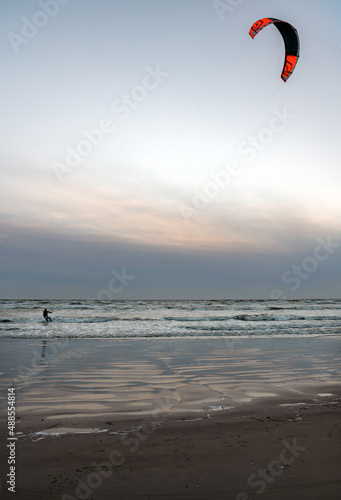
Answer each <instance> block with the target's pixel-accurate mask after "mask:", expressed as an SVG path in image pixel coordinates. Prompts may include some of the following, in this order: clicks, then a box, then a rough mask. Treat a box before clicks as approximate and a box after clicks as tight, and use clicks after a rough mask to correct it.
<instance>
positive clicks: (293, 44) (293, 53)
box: [249, 17, 300, 82]
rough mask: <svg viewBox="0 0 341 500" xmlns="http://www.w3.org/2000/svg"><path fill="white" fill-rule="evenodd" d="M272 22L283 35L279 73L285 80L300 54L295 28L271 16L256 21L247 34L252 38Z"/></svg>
mask: <svg viewBox="0 0 341 500" xmlns="http://www.w3.org/2000/svg"><path fill="white" fill-rule="evenodd" d="M269 24H274V25H275V26H276V28H277V29H278V31H279V32H280V34H281V35H282V37H283V40H284V44H285V61H284V66H283V70H282V74H281V78H282V80H284V81H285V82H286V81H287V80H288V78H289V76H290V75H291V74H292V72H293V71H294V69H295V66H296V64H297V61H298V58H299V55H300V40H299V37H298V33H297V30H296V29H295V28H294V27H293V26H292V25H291V24H289V23H286V22H284V21H280V20H279V19H274V18H272V17H264V18H263V19H259V21H256V22H255V23H254V24H253V25H252V27H251V29H250V31H249V35H250V36H251V37H252V38H254V37H255V36H256V35H257V33H259V32H260V31H261V30H262V29H263V28H265V27H266V26H269Z"/></svg>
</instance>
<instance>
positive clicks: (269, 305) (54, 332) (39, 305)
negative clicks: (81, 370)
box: [0, 299, 341, 339]
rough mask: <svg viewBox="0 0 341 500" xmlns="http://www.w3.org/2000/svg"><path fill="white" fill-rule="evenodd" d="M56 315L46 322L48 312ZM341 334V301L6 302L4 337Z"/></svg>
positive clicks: (0, 314)
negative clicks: (44, 313) (46, 312)
mask: <svg viewBox="0 0 341 500" xmlns="http://www.w3.org/2000/svg"><path fill="white" fill-rule="evenodd" d="M45 308H47V309H48V310H49V311H52V313H51V314H50V316H51V318H52V321H51V322H48V323H46V322H45V320H44V318H43V310H44V309H45ZM340 334H341V299H320V300H318V299H313V300H312V299H306V300H121V301H119V300H117V301H104V300H102V301H101V300H48V301H46V300H0V338H15V339H20V338H42V339H47V338H52V339H53V338H64V337H67V338H84V339H85V338H123V339H127V338H147V337H153V338H193V337H194V338H217V337H226V338H235V337H262V338H264V337H273V336H276V337H295V336H296V337H307V336H308V337H311V336H337V335H340Z"/></svg>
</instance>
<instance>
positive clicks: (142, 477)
mask: <svg viewBox="0 0 341 500" xmlns="http://www.w3.org/2000/svg"><path fill="white" fill-rule="evenodd" d="M1 344H2V350H1V362H2V363H1V366H2V370H1V371H2V375H1V387H2V389H3V388H5V390H7V387H9V386H11V385H12V383H13V384H14V386H15V387H16V393H17V402H16V403H17V404H16V407H17V421H16V431H17V433H20V434H17V437H18V439H17V441H16V454H17V456H16V498H20V499H21V498H22V499H28V500H30V499H31V498H32V499H33V498H46V499H47V498H51V499H57V498H62V499H63V500H67V499H69V500H70V499H73V498H79V499H108V498H118V499H120V498H122V499H125V498H127V499H129V498H141V499H148V498H150V499H157V498H160V499H164V498H166V499H167V498H169V499H173V498H174V499H175V498H178V499H191V498H193V499H194V498H198V499H207V500H209V499H230V498H231V499H237V500H246V499H249V498H250V499H253V498H264V499H274V500H277V499H278V500H282V499H283V500H284V499H287V498H290V499H291V500H295V499H298V498H300V499H302V498H307V499H309V500H310V499H313V500H314V499H316V500H317V499H319V500H320V499H321V498H323V499H331V500H334V499H335V500H336V499H339V498H340V497H341V474H340V469H341V468H340V464H341V452H340V450H341V448H340V444H341V436H340V426H339V424H340V413H341V412H340V401H341V389H340V387H341V385H340V380H341V378H340V372H339V366H340V345H341V344H340V339H337V338H335V337H334V338H326V339H321V338H315V339H305V340H302V339H299V340H298V341H297V339H292V340H288V339H270V340H268V339H242V340H237V341H224V340H220V339H214V340H195V339H192V340H162V341H160V340H150V339H144V340H143V341H142V340H141V341H140V340H138V341H131V340H129V341H123V340H122V341H117V340H116V341H113V340H110V341H109V340H101V341H95V340H88V341H79V340H72V341H67V342H66V341H64V340H60V341H44V342H42V341H38V340H35V341H28V340H23V341H13V340H11V341H9V340H8V341H4V340H2V342H1ZM4 394H5V393H4ZM1 415H2V418H1V422H0V430H1V442H2V443H5V442H6V441H5V440H6V438H7V434H6V433H7V429H6V425H7V422H6V419H5V418H4V417H5V408H3V409H2V412H1ZM7 457H8V451H7V450H6V446H4V445H3V446H2V447H1V470H2V477H1V479H2V493H3V496H4V498H7V497H8V498H15V496H13V493H9V492H7V493H6V489H7V487H6V478H5V474H6V473H7V472H8V467H9V466H8V465H7Z"/></svg>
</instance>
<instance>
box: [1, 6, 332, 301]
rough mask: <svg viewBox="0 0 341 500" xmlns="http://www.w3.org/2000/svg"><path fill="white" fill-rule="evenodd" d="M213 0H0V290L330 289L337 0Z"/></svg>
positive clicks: (137, 293) (261, 292) (198, 293)
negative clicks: (281, 28)
mask: <svg viewBox="0 0 341 500" xmlns="http://www.w3.org/2000/svg"><path fill="white" fill-rule="evenodd" d="M218 3H219V2H218ZM231 3H234V4H236V3H238V2H231ZM223 4H225V5H226V6H227V8H226V10H225V12H223V13H221V15H220V16H219V15H218V12H217V9H216V8H215V5H217V2H216V3H215V2H214V1H208V0H112V1H109V0H96V1H94V0H82V1H81V0H70V1H67V0H63V1H61V2H60V3H59V2H57V0H50V1H48V0H40V1H38V2H36V1H32V0H22V1H19V0H15V1H9V0H7V1H3V2H2V3H1V7H0V9H1V12H0V18H1V21H0V27H1V37H2V44H1V66H2V72H1V73H2V75H3V78H2V79H1V83H0V85H1V97H0V99H1V101H0V102H1V111H2V112H1V118H0V126H1V148H2V155H1V156H2V159H1V165H0V169H1V170H0V175H1V198H0V199H1V201H0V203H1V212H2V220H1V224H0V257H1V268H2V279H1V290H0V292H1V297H3V298H6V297H32V298H34V297H38V298H40V297H48V298H58V297H61V298H64V297H80V298H82V297H96V296H98V294H99V292H100V291H101V290H106V289H107V290H108V286H109V285H108V283H110V280H111V279H112V274H111V269H113V268H114V269H117V270H118V271H120V270H121V269H122V268H123V267H125V268H126V273H127V274H129V275H131V276H134V279H133V280H130V281H129V280H128V282H127V285H126V286H124V287H123V289H122V291H120V293H114V292H112V291H110V290H109V292H108V293H107V295H108V297H109V298H110V296H112V298H115V299H120V298H187V297H188V298H206V297H208V298H220V297H231V298H234V297H236V298H238V297H239V298H243V297H245V298H249V297H256V298H257V297H261V298H268V297H270V295H271V293H272V291H273V289H279V290H281V291H282V293H283V295H285V296H287V297H288V298H297V297H321V298H323V297H338V296H339V295H340V285H339V283H340V277H341V276H340V275H341V266H340V256H341V250H340V248H341V231H340V219H341V202H340V181H341V169H340V158H341V154H340V153H341V145H340V132H341V126H340V120H339V112H340V90H339V89H340V84H339V82H340V81H341V64H340V63H341V36H340V32H339V23H340V21H341V4H340V2H339V1H337V0H327V1H325V2H321V1H314V0H309V1H308V0H301V1H300V2H297V1H296V0H277V1H273V0H260V1H251V0H241V1H240V2H239V5H235V6H231V5H230V4H229V0H222V1H221V5H223ZM262 17H275V18H279V19H282V20H284V21H287V22H289V23H292V24H293V25H294V26H295V27H296V29H297V30H298V32H299V36H300V42H301V57H300V59H299V61H298V64H297V67H296V70H295V72H294V73H293V75H292V76H291V78H290V79H289V80H288V82H287V83H284V82H283V81H282V80H281V79H280V73H281V70H282V66H283V58H284V45H283V41H282V38H281V36H280V34H279V32H278V31H277V29H276V28H275V27H274V26H269V27H268V28H266V29H264V30H263V31H262V32H261V33H259V34H258V35H257V37H256V38H255V39H254V40H252V39H251V37H250V36H249V35H248V32H249V29H250V27H251V25H252V24H253V22H255V21H256V20H257V19H259V18H262ZM99 128H101V129H102V131H98V129H99ZM89 139H90V140H92V142H93V144H91V142H89ZM214 179H215V180H214ZM217 179H218V180H217ZM219 180H220V181H219ZM219 182H220V184H219ZM328 237H330V238H331V239H332V241H333V242H335V243H334V248H333V249H332V250H330V252H329V253H328V252H327V253H328V254H326V259H324V260H321V261H316V259H315V262H316V265H315V264H314V262H313V261H311V260H309V259H310V257H311V256H313V255H314V251H315V250H316V247H317V246H319V245H320V243H319V240H318V238H325V239H326V238H328ZM324 241H326V240H324ZM337 242H340V248H339V247H337V248H336V246H337ZM305 259H308V260H305ZM303 262H304V266H305V267H306V268H307V269H308V268H309V265H310V266H311V268H309V272H308V273H307V272H304V273H303V274H304V275H306V276H307V277H304V278H299V279H300V284H299V286H298V288H297V290H292V288H295V287H294V286H293V283H295V282H296V281H297V278H296V281H295V280H294V274H293V273H294V271H293V270H292V266H296V265H298V266H299V265H301V264H302V263H303ZM309 262H310V264H309ZM315 268H316V269H315ZM288 270H289V274H290V276H291V275H292V281H291V282H290V280H289V282H290V284H289V283H286V282H284V281H283V274H284V273H286V272H288ZM120 272H121V271H120ZM286 276H288V274H286ZM295 276H297V275H295Z"/></svg>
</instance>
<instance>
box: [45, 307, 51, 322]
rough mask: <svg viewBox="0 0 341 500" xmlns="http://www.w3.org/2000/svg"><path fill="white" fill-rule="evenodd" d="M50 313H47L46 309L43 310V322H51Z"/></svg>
mask: <svg viewBox="0 0 341 500" xmlns="http://www.w3.org/2000/svg"><path fill="white" fill-rule="evenodd" d="M51 312H52V311H48V310H47V309H44V312H43V316H44V319H45V321H46V322H47V321H52V319H51V318H50V316H49V314H51Z"/></svg>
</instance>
